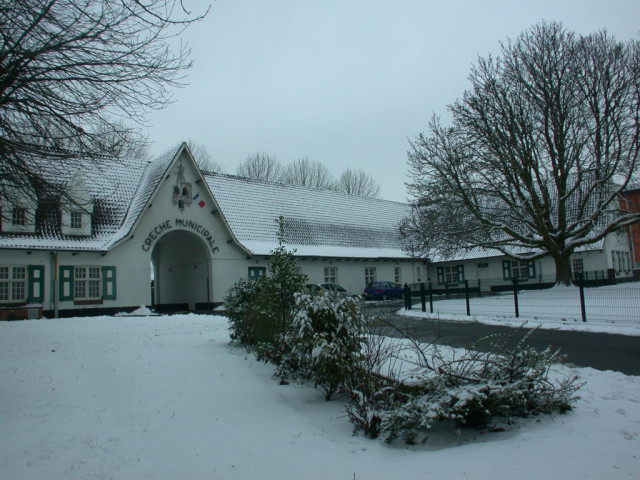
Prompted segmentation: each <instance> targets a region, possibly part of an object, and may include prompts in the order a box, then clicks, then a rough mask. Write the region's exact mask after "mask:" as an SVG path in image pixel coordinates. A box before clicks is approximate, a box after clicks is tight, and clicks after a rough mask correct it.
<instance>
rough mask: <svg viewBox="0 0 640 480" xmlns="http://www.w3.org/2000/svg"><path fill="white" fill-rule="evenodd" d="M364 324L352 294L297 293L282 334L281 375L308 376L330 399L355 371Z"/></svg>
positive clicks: (296, 377) (304, 378)
mask: <svg viewBox="0 0 640 480" xmlns="http://www.w3.org/2000/svg"><path fill="white" fill-rule="evenodd" d="M363 328H364V325H363V319H362V314H361V312H360V311H359V309H358V306H357V305H356V301H355V300H354V299H353V298H334V297H331V296H325V295H318V296H311V295H302V294H296V307H295V315H294V317H293V320H292V322H291V326H290V328H288V329H287V332H286V334H285V335H284V337H283V345H284V346H285V347H286V349H288V353H287V354H286V355H285V356H284V357H283V358H282V362H281V365H280V369H279V373H280V375H281V376H289V377H292V378H295V379H298V380H310V381H312V382H313V383H314V385H315V387H316V388H320V389H321V390H322V391H323V392H324V394H325V399H326V400H330V399H331V397H332V395H333V394H334V393H335V392H336V391H337V390H338V389H339V388H341V387H342V386H344V384H345V382H346V381H347V379H349V378H350V377H352V376H354V375H355V374H356V369H357V364H358V362H359V359H360V355H361V353H360V349H361V345H360V342H361V338H362V332H363ZM283 350H285V349H283Z"/></svg>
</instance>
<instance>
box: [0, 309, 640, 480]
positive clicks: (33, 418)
mask: <svg viewBox="0 0 640 480" xmlns="http://www.w3.org/2000/svg"><path fill="white" fill-rule="evenodd" d="M0 342H1V344H0V421H1V422H2V423H1V424H2V436H1V437H0V478H2V479H38V478H42V479H59V478H65V479H66V478H69V479H87V478H97V479H103V478H104V479H109V478H114V479H143V478H148V479H178V478H180V479H258V478H259V479H323V480H325V479H344V480H353V479H358V480H369V479H390V478H416V479H417V478H451V479H454V478H455V479H457V478H468V479H488V478H493V479H509V480H511V479H516V478H517V479H550V478H563V479H604V478H606V479H617V478H638V477H637V476H638V472H640V377H629V376H625V375H622V374H619V373H614V372H599V371H596V370H592V369H577V372H578V373H579V375H580V376H581V378H582V380H585V381H586V382H587V384H586V386H585V387H584V388H583V389H582V390H581V391H580V392H579V393H580V395H581V396H582V399H581V400H580V401H579V402H578V405H577V408H576V409H575V410H574V411H572V412H570V413H568V414H566V415H554V416H541V417H538V418H535V419H528V420H521V419H519V420H517V421H516V423H515V424H514V425H512V426H507V430H506V431H504V432H498V433H486V432H485V433H480V432H478V431H467V432H465V433H463V434H462V435H459V436H456V435H455V434H453V432H440V433H438V432H435V433H434V434H433V435H432V436H431V437H430V440H429V442H428V443H427V445H426V446H423V447H411V448H407V447H404V446H402V445H394V446H387V445H384V444H381V443H380V442H379V441H376V440H368V439H365V438H363V437H352V436H351V425H350V424H349V422H348V421H347V418H346V417H345V416H344V412H343V406H344V404H343V403H342V402H341V401H340V400H336V401H331V402H325V401H324V399H323V396H322V394H321V393H320V392H318V391H315V390H313V389H311V388H306V387H299V386H292V385H288V386H281V385H278V383H277V382H276V381H274V380H273V379H272V378H271V374H272V368H271V367H270V366H269V365H264V364H262V363H259V362H257V361H256V360H255V359H254V358H253V357H252V356H251V355H247V354H246V353H245V352H244V351H243V350H241V349H237V348H232V347H230V346H229V336H228V332H227V325H226V319H224V318H222V317H211V316H196V315H184V316H179V315H176V316H159V317H97V318H73V319H60V320H36V321H22V322H0ZM561 368H563V369H564V368H566V367H561Z"/></svg>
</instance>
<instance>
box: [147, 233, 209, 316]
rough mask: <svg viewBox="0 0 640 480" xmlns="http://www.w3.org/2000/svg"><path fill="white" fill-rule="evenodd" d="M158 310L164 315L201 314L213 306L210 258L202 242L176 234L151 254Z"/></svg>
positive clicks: (163, 240) (190, 235)
mask: <svg viewBox="0 0 640 480" xmlns="http://www.w3.org/2000/svg"><path fill="white" fill-rule="evenodd" d="M151 261H152V262H153V271H154V292H153V293H154V307H155V308H156V310H160V311H172V310H173V311H177V310H199V309H204V308H208V307H209V304H210V291H211V287H210V285H209V279H210V278H211V275H210V271H209V270H210V264H211V262H210V258H209V253H208V250H207V248H206V247H205V245H204V244H203V243H202V240H201V239H200V238H199V237H197V236H196V235H194V234H193V233H191V232H187V231H183V230H176V231H173V232H169V233H167V234H166V235H164V236H163V237H162V238H161V239H160V240H158V242H157V243H156V245H155V246H154V248H153V252H152V253H151Z"/></svg>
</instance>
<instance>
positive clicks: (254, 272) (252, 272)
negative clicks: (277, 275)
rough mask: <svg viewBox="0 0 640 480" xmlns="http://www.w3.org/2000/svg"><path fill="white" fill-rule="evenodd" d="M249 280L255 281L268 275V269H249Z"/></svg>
mask: <svg viewBox="0 0 640 480" xmlns="http://www.w3.org/2000/svg"><path fill="white" fill-rule="evenodd" d="M248 274H249V278H251V279H254V278H258V277H262V276H263V275H266V274H267V267H249V272H248Z"/></svg>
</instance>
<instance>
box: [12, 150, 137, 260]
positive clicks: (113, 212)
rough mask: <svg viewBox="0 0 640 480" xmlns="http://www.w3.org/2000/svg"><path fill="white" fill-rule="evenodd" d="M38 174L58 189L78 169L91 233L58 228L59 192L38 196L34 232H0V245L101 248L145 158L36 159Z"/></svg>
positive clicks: (119, 219)
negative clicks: (90, 205) (90, 208)
mask: <svg viewBox="0 0 640 480" xmlns="http://www.w3.org/2000/svg"><path fill="white" fill-rule="evenodd" d="M38 163H39V164H40V165H39V166H38V168H39V170H40V172H41V174H42V175H43V176H44V177H45V178H47V179H48V180H49V181H50V182H51V183H52V184H53V185H56V186H57V187H56V188H59V190H60V191H62V190H64V188H65V186H66V185H67V183H68V182H69V180H70V179H71V178H72V177H73V175H74V174H75V173H76V172H80V173H81V175H82V178H83V180H84V183H85V185H86V188H87V190H88V192H89V194H90V196H91V198H92V200H93V207H94V211H93V220H92V223H93V225H92V227H93V228H92V234H91V235H90V236H88V237H73V236H68V235H63V234H62V232H61V230H60V215H59V200H60V199H59V196H58V197H55V196H52V197H45V198H41V199H40V204H39V206H38V214H37V218H36V233H33V234H27V235H24V234H20V235H16V234H8V233H3V234H2V235H0V247H5V248H29V249H61V250H98V251H103V250H106V249H107V246H108V245H109V244H110V242H111V241H112V240H113V238H114V236H115V235H116V233H117V232H118V231H119V229H120V226H121V225H122V222H123V220H124V218H125V216H126V214H127V212H128V210H129V205H130V202H131V199H132V198H133V197H134V194H135V192H136V190H137V189H138V186H139V184H140V179H141V177H142V175H143V173H144V171H145V169H146V167H147V162H145V161H135V160H119V159H114V158H106V157H105V158H102V159H100V162H99V163H96V162H89V161H87V159H85V158H82V157H81V156H78V157H72V158H65V160H64V164H62V163H58V161H57V160H55V159H54V160H47V161H39V162H38Z"/></svg>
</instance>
